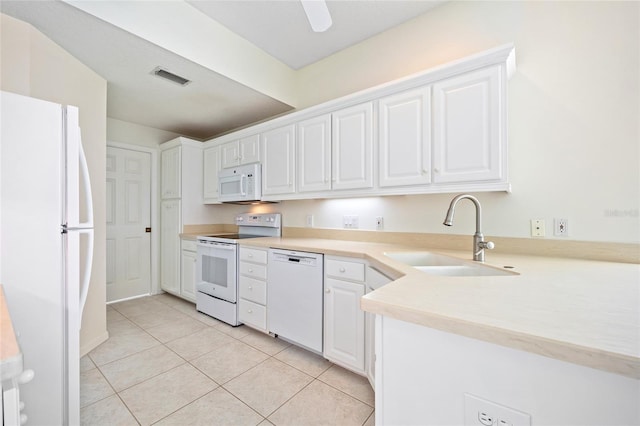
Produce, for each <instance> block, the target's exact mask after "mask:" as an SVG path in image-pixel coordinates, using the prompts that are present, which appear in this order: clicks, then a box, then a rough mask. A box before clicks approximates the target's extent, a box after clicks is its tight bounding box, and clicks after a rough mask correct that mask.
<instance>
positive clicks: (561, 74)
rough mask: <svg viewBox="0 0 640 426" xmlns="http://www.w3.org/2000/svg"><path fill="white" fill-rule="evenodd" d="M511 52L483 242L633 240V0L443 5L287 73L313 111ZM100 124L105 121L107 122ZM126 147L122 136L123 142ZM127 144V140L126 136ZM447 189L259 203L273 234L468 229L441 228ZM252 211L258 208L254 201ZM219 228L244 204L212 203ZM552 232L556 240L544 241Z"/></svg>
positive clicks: (639, 105) (468, 211) (636, 181)
mask: <svg viewBox="0 0 640 426" xmlns="http://www.w3.org/2000/svg"><path fill="white" fill-rule="evenodd" d="M510 42H514V43H515V46H516V62H517V71H516V73H515V75H514V76H513V78H512V79H511V80H510V81H509V90H510V96H509V149H510V152H509V164H510V180H511V182H512V186H513V192H512V193H511V194H506V193H483V194H476V195H477V196H478V198H479V199H480V200H481V202H482V205H483V208H484V218H483V230H484V233H485V234H486V235H489V236H503V237H517V238H526V237H529V235H530V225H529V220H530V219H533V218H536V219H537V218H541V219H544V220H545V221H546V226H547V236H546V238H548V239H553V238H556V237H554V236H553V232H552V226H553V219H554V218H566V219H568V220H569V236H568V238H567V237H565V238H567V239H571V240H581V241H607V242H632V243H638V242H640V212H639V207H640V124H639V122H640V120H639V119H638V117H639V116H640V101H639V96H640V95H639V91H640V65H639V62H640V59H639V56H640V3H638V2H599V1H593V2H533V1H516V2H508V1H504V2H489V1H481V2H469V1H463V2H456V1H450V2H446V3H444V4H442V5H441V6H438V7H437V8H435V9H433V10H432V11H430V12H428V13H427V14H425V15H423V16H421V17H418V18H416V19H414V20H412V21H409V22H407V23H405V24H403V25H401V26H399V27H396V28H394V29H391V30H389V31H387V32H385V33H382V34H379V35H378V36H375V37H373V38H371V39H369V40H366V41H364V42H362V43H360V44H358V45H356V46H353V47H351V48H348V49H345V50H343V51H341V52H338V53H336V54H334V55H332V56H330V57H328V58H326V59H324V60H322V61H320V62H317V63H315V64H313V65H310V66H308V67H306V68H304V69H302V70H300V71H298V73H297V78H298V82H297V84H298V93H299V95H300V99H301V100H302V104H303V105H305V106H310V105H315V104H318V103H321V102H324V101H326V100H329V99H334V98H337V97H340V96H344V95H347V94H349V93H353V92H356V91H358V90H362V89H366V88H368V87H371V86H374V85H377V84H381V83H384V82H387V81H390V80H393V79H396V78H399V77H403V76H406V75H409V74H412V73H415V72H419V71H421V70H424V69H427V68H430V67H433V66H437V65H439V64H442V63H445V62H448V61H452V60H456V59H459V58H462V57H464V56H466V55H470V54H473V53H476V52H480V51H482V50H486V49H489V48H492V47H495V46H499V45H502V44H505V43H510ZM110 129H111V126H110ZM131 139H135V138H131ZM132 143H135V142H132ZM452 197H453V194H448V195H426V196H398V197H382V198H377V199H363V200H331V201H323V200H308V201H288V202H283V203H281V204H277V205H274V206H271V207H266V209H269V210H271V211H274V210H278V211H281V212H282V213H283V218H284V223H285V225H286V226H304V224H305V217H306V215H307V214H313V215H314V219H315V225H316V227H320V228H341V227H342V224H341V218H342V216H343V215H345V214H357V215H359V216H360V224H361V228H363V229H375V226H374V218H375V216H384V220H385V230H388V231H409V232H428V233H454V234H465V235H466V234H471V233H473V230H474V220H473V208H472V205H471V204H470V203H469V204H468V205H462V204H461V205H460V208H459V209H458V211H457V214H456V218H455V221H454V226H453V227H451V228H445V227H444V226H443V225H442V221H443V219H444V215H445V212H446V209H447V207H448V204H449V201H450V200H451V198H452ZM260 208H261V209H265V207H260ZM219 209H220V211H221V216H222V217H224V218H225V221H226V222H227V223H232V222H233V215H234V214H235V213H236V212H239V211H246V210H247V208H241V207H233V206H223V207H219ZM557 238H562V237H557Z"/></svg>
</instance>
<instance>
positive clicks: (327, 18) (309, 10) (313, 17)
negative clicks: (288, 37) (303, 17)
mask: <svg viewBox="0 0 640 426" xmlns="http://www.w3.org/2000/svg"><path fill="white" fill-rule="evenodd" d="M300 3H302V7H303V8H304V13H306V14H307V19H308V20H309V24H311V29H313V31H315V32H317V33H321V32H324V31H326V30H328V29H329V28H330V27H331V25H332V24H333V21H332V20H331V15H330V14H329V9H328V8H327V3H325V1H324V0H300Z"/></svg>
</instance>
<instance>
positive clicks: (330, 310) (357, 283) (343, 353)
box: [323, 256, 366, 375]
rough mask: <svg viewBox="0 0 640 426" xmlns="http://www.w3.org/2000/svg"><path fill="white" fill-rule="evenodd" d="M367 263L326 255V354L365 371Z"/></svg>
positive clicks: (349, 366) (357, 369)
mask: <svg viewBox="0 0 640 426" xmlns="http://www.w3.org/2000/svg"><path fill="white" fill-rule="evenodd" d="M364 270H365V265H364V263H360V262H354V261H352V260H350V259H349V260H348V259H343V258H336V257H331V256H326V258H325V281H324V350H323V354H324V357H325V358H327V359H328V360H330V361H332V362H334V363H336V364H338V365H340V366H342V367H344V368H347V369H349V370H352V371H354V372H356V373H359V374H362V375H364V374H365V371H366V370H365V334H364V311H362V309H360V299H361V298H362V296H364V291H365V284H364Z"/></svg>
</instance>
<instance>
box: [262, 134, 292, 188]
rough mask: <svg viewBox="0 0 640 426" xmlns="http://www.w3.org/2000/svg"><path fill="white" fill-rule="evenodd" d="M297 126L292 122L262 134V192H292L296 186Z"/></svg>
mask: <svg viewBox="0 0 640 426" xmlns="http://www.w3.org/2000/svg"><path fill="white" fill-rule="evenodd" d="M295 129H296V126H295V124H291V125H288V126H284V127H279V128H277V129H272V130H268V131H266V132H264V133H263V134H262V150H263V153H264V159H263V162H262V194H263V195H267V196H268V195H278V194H291V193H294V192H295V190H296V186H295V172H296V168H295V162H296V157H295V143H296V137H295V136H296V132H295Z"/></svg>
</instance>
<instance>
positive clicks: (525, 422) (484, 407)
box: [464, 393, 531, 426]
mask: <svg viewBox="0 0 640 426" xmlns="http://www.w3.org/2000/svg"><path fill="white" fill-rule="evenodd" d="M464 425H465V426H531V415H529V414H527V413H524V412H522V411H519V410H515V409H513V408H509V407H506V406H504V405H500V404H496V403H495V402H491V401H488V400H486V399H482V398H479V397H477V396H474V395H471V394H468V393H465V394H464Z"/></svg>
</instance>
